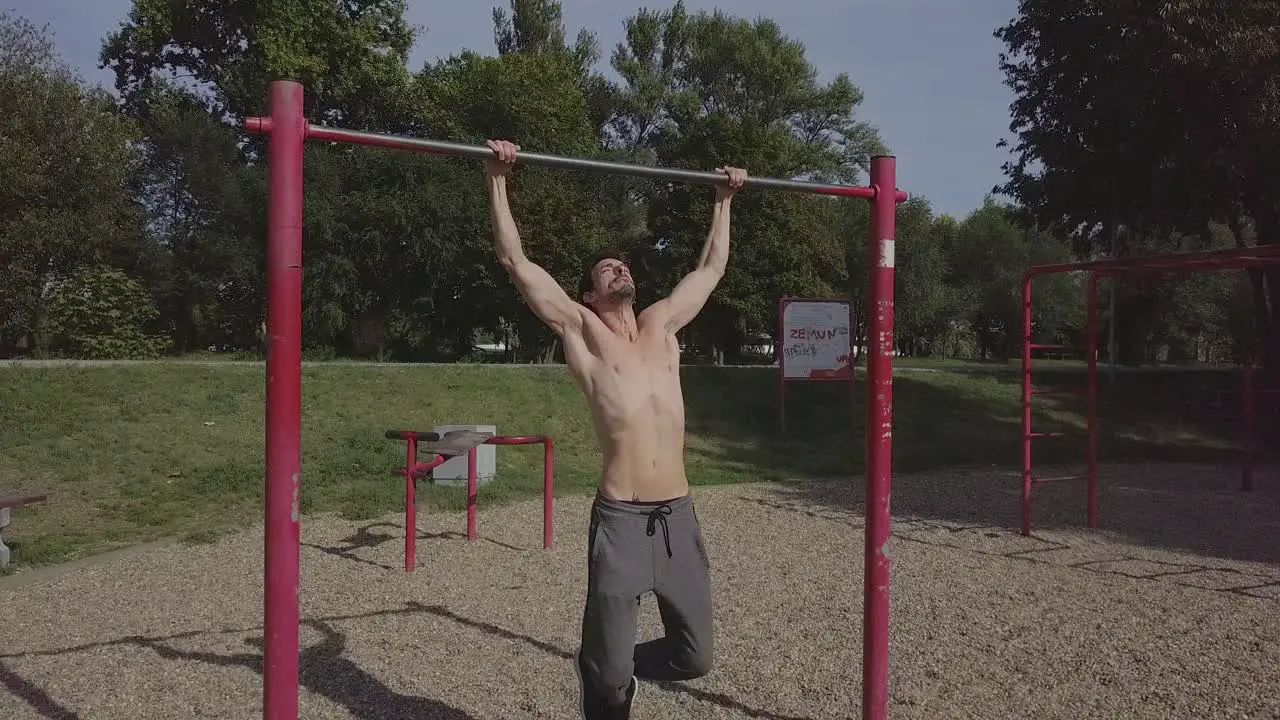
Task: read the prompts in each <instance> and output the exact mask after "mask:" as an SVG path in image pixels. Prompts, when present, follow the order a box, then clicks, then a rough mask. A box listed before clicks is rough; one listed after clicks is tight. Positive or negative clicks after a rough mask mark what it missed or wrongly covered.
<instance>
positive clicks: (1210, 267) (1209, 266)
mask: <svg viewBox="0 0 1280 720" xmlns="http://www.w3.org/2000/svg"><path fill="white" fill-rule="evenodd" d="M1265 266H1280V246H1264V247H1255V248H1238V249H1231V250H1215V251H1210V252H1199V253H1174V254H1169V255H1153V256H1146V257H1133V258H1120V259H1115V260H1094V261H1086V262H1073V263H1059V264H1054V265H1037V266H1035V267H1032V268H1031V269H1030V270H1028V271H1027V272H1026V274H1025V275H1023V278H1022V534H1023V535H1030V534H1031V488H1032V487H1033V486H1035V485H1038V484H1041V483H1046V482H1058V481H1066V480H1087V481H1088V483H1089V504H1088V521H1089V527H1090V528H1096V527H1097V526H1098V278H1099V277H1109V278H1112V279H1113V280H1114V279H1115V278H1116V277H1118V276H1121V275H1141V274H1155V273H1174V272H1180V273H1192V272H1209V271H1218V270H1241V269H1246V268H1256V267H1265ZM1065 272H1087V273H1088V274H1089V281H1088V283H1087V290H1086V292H1085V302H1087V303H1088V305H1087V307H1088V313H1087V315H1088V322H1087V325H1086V329H1085V334H1086V344H1087V349H1086V355H1087V358H1088V362H1089V383H1088V398H1087V400H1088V416H1089V463H1088V469H1087V471H1086V473H1085V474H1084V475H1072V476H1065V477H1050V478H1037V477H1034V476H1033V475H1032V472H1031V441H1032V440H1038V439H1042V438H1050V437H1057V436H1059V435H1060V434H1061V433H1041V432H1035V431H1033V430H1032V427H1031V401H1032V399H1033V398H1034V397H1035V396H1037V395H1041V394H1044V392H1045V391H1043V390H1040V389H1038V388H1036V387H1035V386H1033V385H1032V384H1031V353H1032V351H1033V350H1045V349H1052V348H1054V347H1055V346H1051V345H1039V344H1036V343H1033V342H1032V340H1031V337H1032V336H1031V318H1032V312H1031V283H1032V281H1033V280H1034V279H1035V278H1037V277H1039V276H1042V275H1053V274H1056V273H1065ZM1256 392H1258V391H1257V390H1256V389H1255V388H1254V385H1253V373H1252V370H1251V369H1249V368H1248V366H1246V370H1245V372H1244V375H1243V380H1242V394H1243V398H1242V420H1243V421H1242V426H1243V430H1242V435H1243V438H1242V443H1241V445H1242V456H1243V460H1242V463H1243V465H1242V469H1241V488H1242V489H1243V490H1246V491H1248V490H1252V489H1253V454H1254V441H1253V424H1254V423H1253V415H1254V413H1253V406H1254V398H1253V395H1254V394H1255V393H1256Z"/></svg>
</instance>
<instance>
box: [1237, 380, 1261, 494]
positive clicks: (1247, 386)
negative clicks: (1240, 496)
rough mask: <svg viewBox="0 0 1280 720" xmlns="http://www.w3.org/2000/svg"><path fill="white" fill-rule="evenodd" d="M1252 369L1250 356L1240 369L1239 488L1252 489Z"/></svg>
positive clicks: (1254, 444)
mask: <svg viewBox="0 0 1280 720" xmlns="http://www.w3.org/2000/svg"><path fill="white" fill-rule="evenodd" d="M1255 389H1256V388H1255V387H1254V370H1253V360H1252V358H1250V359H1249V360H1248V361H1247V362H1246V364H1245V366H1244V367H1243V368H1241V371H1240V435H1241V437H1240V450H1241V455H1242V456H1243V457H1242V458H1241V460H1242V462H1241V464H1240V489H1241V490H1243V491H1245V492H1251V491H1252V490H1253V465H1254V461H1255V453H1256V451H1257V430H1256V428H1255V422H1256V419H1255V417H1254V401H1253V394H1254V391H1255Z"/></svg>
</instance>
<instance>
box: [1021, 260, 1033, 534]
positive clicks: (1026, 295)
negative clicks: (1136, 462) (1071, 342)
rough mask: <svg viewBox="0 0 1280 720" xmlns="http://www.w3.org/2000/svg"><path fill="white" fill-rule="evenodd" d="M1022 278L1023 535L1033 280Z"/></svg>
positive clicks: (1027, 522) (1027, 514) (1026, 529)
mask: <svg viewBox="0 0 1280 720" xmlns="http://www.w3.org/2000/svg"><path fill="white" fill-rule="evenodd" d="M1033 277H1034V275H1033V274H1032V273H1030V272H1028V273H1026V274H1025V275H1023V276H1022V534H1023V535H1030V534H1031V396H1032V392H1031V346H1032V342H1031V279H1032V278H1033Z"/></svg>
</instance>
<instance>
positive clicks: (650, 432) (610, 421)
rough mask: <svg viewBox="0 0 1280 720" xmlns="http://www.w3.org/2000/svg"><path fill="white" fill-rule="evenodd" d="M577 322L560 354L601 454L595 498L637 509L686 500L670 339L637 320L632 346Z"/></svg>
mask: <svg viewBox="0 0 1280 720" xmlns="http://www.w3.org/2000/svg"><path fill="white" fill-rule="evenodd" d="M583 315H584V317H583V324H582V333H581V335H578V334H577V333H574V334H572V335H566V336H565V338H564V348H565V358H566V361H567V363H568V366H569V371H570V372H571V373H572V374H573V376H574V378H575V379H576V380H577V382H578V386H579V387H580V388H582V392H583V394H584V395H585V396H586V398H587V402H588V403H589V404H590V406H591V418H592V422H593V424H594V425H595V430H596V437H597V438H598V439H599V442H600V447H601V450H602V452H603V454H604V470H603V476H602V477H601V480H600V493H601V494H602V495H604V496H605V497H609V498H613V499H615V500H638V501H656V500H669V499H672V498H676V497H681V496H683V495H685V494H687V493H688V491H689V482H688V479H687V478H686V477H685V469H684V397H683V395H682V393H681V390H680V348H679V345H678V344H677V342H676V338H675V336H674V335H672V334H671V333H669V332H667V331H666V328H665V327H664V326H663V325H662V323H660V322H653V321H652V318H647V317H646V315H645V313H641V314H640V316H639V317H638V318H636V324H637V327H638V333H637V337H636V339H635V340H634V341H633V340H630V339H628V338H626V337H622V336H619V335H617V334H615V333H614V332H613V331H612V330H610V329H609V328H608V327H606V326H605V324H604V322H603V321H601V320H600V319H599V318H598V317H596V316H595V314H594V313H592V312H591V311H590V310H587V309H586V308H583ZM647 320H648V321H649V322H646V321H647Z"/></svg>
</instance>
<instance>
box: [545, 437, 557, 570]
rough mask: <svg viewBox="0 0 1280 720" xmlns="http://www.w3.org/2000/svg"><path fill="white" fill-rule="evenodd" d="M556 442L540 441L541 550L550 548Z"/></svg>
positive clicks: (552, 525)
mask: <svg viewBox="0 0 1280 720" xmlns="http://www.w3.org/2000/svg"><path fill="white" fill-rule="evenodd" d="M555 477H556V442H555V440H552V439H551V438H545V439H544V440H543V441H542V549H543V550H546V549H548V548H550V547H551V540H552V536H553V535H554V534H555V533H554V530H553V528H554V523H555V517H554V516H555V502H556V493H555V487H554V485H555Z"/></svg>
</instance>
